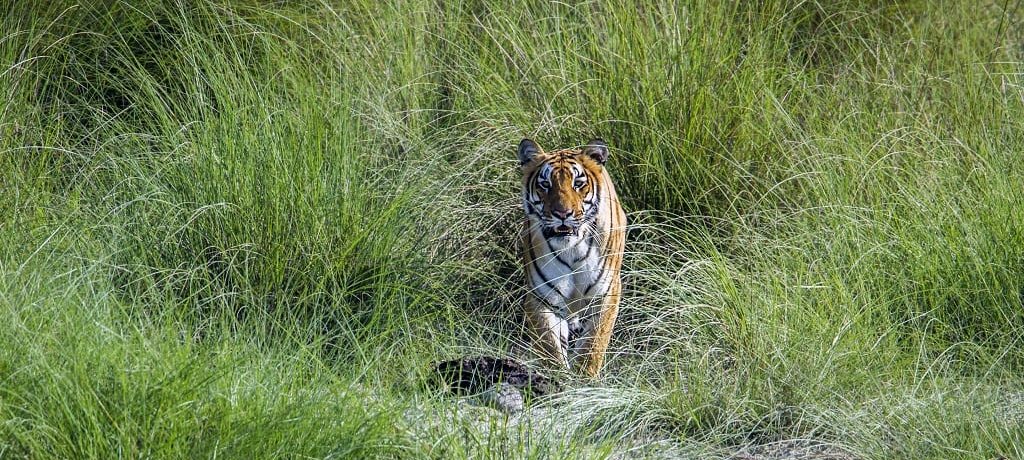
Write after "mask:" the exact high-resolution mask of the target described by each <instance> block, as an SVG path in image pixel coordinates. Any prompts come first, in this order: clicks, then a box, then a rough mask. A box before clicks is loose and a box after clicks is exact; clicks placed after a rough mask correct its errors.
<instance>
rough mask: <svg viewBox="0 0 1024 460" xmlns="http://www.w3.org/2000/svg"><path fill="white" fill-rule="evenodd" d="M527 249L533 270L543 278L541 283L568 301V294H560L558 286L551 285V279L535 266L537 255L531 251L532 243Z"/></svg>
mask: <svg viewBox="0 0 1024 460" xmlns="http://www.w3.org/2000/svg"><path fill="white" fill-rule="evenodd" d="M527 250H528V251H530V264H532V265H533V271H534V272H535V273H536V274H537V276H538V277H540V279H542V280H544V282H543V283H541V284H546V285H547V286H548V287H549V288H551V290H552V291H555V292H557V293H558V295H560V296H561V297H562V299H564V300H566V301H568V300H569V296H567V295H565V294H562V291H559V290H558V288H556V287H555V286H552V285H551V280H549V279H547V278H546V277H545V276H544V272H543V271H542V270H541V269H540V267H538V266H537V257H536V255H535V254H534V252H533V245H532V244H531V245H530V247H529V249H527Z"/></svg>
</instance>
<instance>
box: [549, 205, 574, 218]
mask: <svg viewBox="0 0 1024 460" xmlns="http://www.w3.org/2000/svg"><path fill="white" fill-rule="evenodd" d="M551 214H554V216H555V217H557V218H559V219H562V220H565V219H568V218H569V214H572V212H571V211H569V210H568V209H557V208H556V209H552V210H551Z"/></svg>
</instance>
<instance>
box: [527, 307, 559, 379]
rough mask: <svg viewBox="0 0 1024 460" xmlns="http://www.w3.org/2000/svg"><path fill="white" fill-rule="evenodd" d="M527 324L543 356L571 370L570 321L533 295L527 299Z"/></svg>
mask: <svg viewBox="0 0 1024 460" xmlns="http://www.w3.org/2000/svg"><path fill="white" fill-rule="evenodd" d="M526 324H527V329H528V330H529V332H530V336H531V338H532V339H533V344H534V348H535V350H536V351H537V354H538V355H540V357H541V358H543V359H544V360H546V361H548V362H549V363H551V364H552V365H554V366H556V367H558V368H561V369H563V370H566V371H568V370H569V355H568V350H569V323H568V322H567V321H566V320H565V319H563V318H561V317H559V316H558V315H557V314H555V312H554V311H553V310H552V309H551V308H549V307H548V306H546V305H541V302H538V301H537V300H536V299H534V298H533V297H532V296H529V297H528V299H527V301H526Z"/></svg>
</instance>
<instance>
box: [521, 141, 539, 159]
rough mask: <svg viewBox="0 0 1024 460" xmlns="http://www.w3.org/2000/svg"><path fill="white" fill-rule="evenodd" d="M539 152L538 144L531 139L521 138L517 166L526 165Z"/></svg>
mask: <svg viewBox="0 0 1024 460" xmlns="http://www.w3.org/2000/svg"><path fill="white" fill-rule="evenodd" d="M540 152H541V150H540V146H539V145H537V143H536V142H534V141H533V140H531V139H523V140H521V141H519V166H526V164H527V163H529V162H530V160H533V157H535V156H537V154H538V153H540Z"/></svg>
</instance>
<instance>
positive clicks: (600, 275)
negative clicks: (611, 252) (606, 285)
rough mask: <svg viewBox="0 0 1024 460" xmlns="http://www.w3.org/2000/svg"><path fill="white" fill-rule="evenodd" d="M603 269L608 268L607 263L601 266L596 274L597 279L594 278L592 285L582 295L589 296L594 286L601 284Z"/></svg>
mask: <svg viewBox="0 0 1024 460" xmlns="http://www.w3.org/2000/svg"><path fill="white" fill-rule="evenodd" d="M605 268H608V264H607V263H603V264H601V271H600V272H598V273H597V278H594V284H591V285H590V287H588V288H587V290H586V292H584V293H583V295H584V296H588V295H590V291H591V290H592V289H594V286H597V285H598V284H601V278H603V277H604V270H605Z"/></svg>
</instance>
